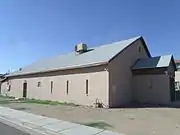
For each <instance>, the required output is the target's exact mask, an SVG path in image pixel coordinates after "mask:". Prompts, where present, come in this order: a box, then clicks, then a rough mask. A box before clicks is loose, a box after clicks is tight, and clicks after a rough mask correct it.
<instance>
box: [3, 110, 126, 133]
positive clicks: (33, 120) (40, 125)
mask: <svg viewBox="0 0 180 135" xmlns="http://www.w3.org/2000/svg"><path fill="white" fill-rule="evenodd" d="M0 119H1V120H4V121H8V122H11V123H13V124H16V125H18V126H21V127H23V128H27V129H30V130H33V131H35V132H38V133H41V134H45V135H124V134H119V133H115V132H111V131H108V130H103V129H97V128H93V127H88V126H84V125H80V124H75V123H70V122H67V121H62V120H58V119H53V118H48V117H44V116H39V115H35V114H31V113H27V112H23V111H17V110H13V109H10V108H6V107H0Z"/></svg>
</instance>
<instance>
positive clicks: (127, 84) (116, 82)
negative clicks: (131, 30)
mask: <svg viewBox="0 0 180 135" xmlns="http://www.w3.org/2000/svg"><path fill="white" fill-rule="evenodd" d="M139 47H141V51H140V52H139ZM141 57H148V54H147V52H146V50H145V48H144V46H143V44H142V42H141V40H137V41H136V42H135V43H133V45H131V46H129V47H128V48H126V49H125V50H124V51H123V52H121V53H120V54H119V55H118V56H117V57H116V58H115V59H113V60H112V61H111V62H110V64H109V81H110V85H109V87H110V88H109V91H110V92H109V104H110V106H111V107H118V106H121V105H125V104H128V103H130V102H131V99H132V71H131V67H132V66H133V64H135V62H136V60H137V59H138V58H141Z"/></svg>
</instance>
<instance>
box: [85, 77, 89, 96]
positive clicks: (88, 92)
mask: <svg viewBox="0 0 180 135" xmlns="http://www.w3.org/2000/svg"><path fill="white" fill-rule="evenodd" d="M88 93H89V91H88V80H86V95H87V96H88Z"/></svg>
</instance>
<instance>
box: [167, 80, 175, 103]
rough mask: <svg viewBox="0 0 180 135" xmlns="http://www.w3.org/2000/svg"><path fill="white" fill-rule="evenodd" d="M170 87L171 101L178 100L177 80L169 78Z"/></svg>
mask: <svg viewBox="0 0 180 135" xmlns="http://www.w3.org/2000/svg"><path fill="white" fill-rule="evenodd" d="M169 84H170V85H169V86H170V98H171V101H175V100H176V92H175V80H174V78H173V77H169Z"/></svg>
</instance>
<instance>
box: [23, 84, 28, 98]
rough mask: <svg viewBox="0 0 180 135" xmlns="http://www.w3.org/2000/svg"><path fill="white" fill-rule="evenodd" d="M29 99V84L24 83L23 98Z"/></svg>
mask: <svg viewBox="0 0 180 135" xmlns="http://www.w3.org/2000/svg"><path fill="white" fill-rule="evenodd" d="M26 97H27V82H26V81H25V82H24V83H23V98H26Z"/></svg>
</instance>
